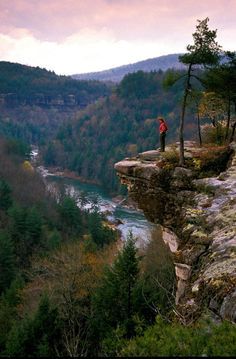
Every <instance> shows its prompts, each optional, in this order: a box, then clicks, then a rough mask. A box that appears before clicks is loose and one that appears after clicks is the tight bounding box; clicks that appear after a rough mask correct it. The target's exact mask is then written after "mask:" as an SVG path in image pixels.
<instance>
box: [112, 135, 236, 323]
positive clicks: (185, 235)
mask: <svg viewBox="0 0 236 359" xmlns="http://www.w3.org/2000/svg"><path fill="white" fill-rule="evenodd" d="M185 147H186V148H185V156H186V159H190V160H191V163H195V164H196V165H198V161H199V156H197V155H196V154H199V153H200V152H201V153H202V152H204V151H206V153H207V155H209V151H210V150H209V148H206V149H203V148H201V149H200V148H198V147H197V146H196V144H195V143H192V142H189V143H186V144H185ZM174 153H176V146H171V147H169V148H167V151H166V153H164V154H161V153H160V152H159V151H148V152H144V153H141V154H139V155H138V156H137V157H136V158H132V159H125V160H124V161H121V162H118V163H116V164H115V169H116V171H117V173H118V175H119V177H120V180H121V182H122V183H123V184H126V185H127V186H128V190H129V195H130V196H131V198H132V199H133V200H135V201H136V202H137V204H138V206H139V208H140V209H142V210H143V212H144V214H145V215H146V217H147V218H148V219H149V220H150V221H151V222H154V223H159V224H161V225H162V227H163V240H164V242H165V243H166V244H167V245H168V246H169V248H170V250H171V252H172V254H173V261H174V263H175V269H176V277H177V291H176V305H177V308H178V310H179V311H180V312H181V313H182V314H183V317H184V318H185V320H188V319H189V320H192V318H195V317H198V316H199V315H200V314H201V313H202V312H203V311H204V310H205V309H206V308H207V309H208V310H209V311H210V312H211V313H212V314H213V313H214V315H217V316H218V317H219V318H223V319H229V320H231V321H234V322H235V321H236V144H231V146H230V148H229V149H228V152H227V153H228V154H231V156H230V160H229V162H228V167H227V169H226V170H225V171H224V172H222V173H220V175H218V176H217V177H208V178H201V179H196V177H197V176H196V171H194V170H193V168H191V169H187V168H181V167H178V166H177V165H176V164H173V157H174V156H173V154H174ZM220 156H221V155H219V161H220ZM222 158H223V160H224V155H223V157H222V156H221V159H222ZM227 158H229V157H227V156H226V157H225V161H226V159H227Z"/></svg>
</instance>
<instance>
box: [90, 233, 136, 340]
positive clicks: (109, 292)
mask: <svg viewBox="0 0 236 359" xmlns="http://www.w3.org/2000/svg"><path fill="white" fill-rule="evenodd" d="M138 274H139V258H138V256H137V248H136V247H135V240H134V238H133V236H132V234H130V235H129V236H128V238H127V240H126V242H125V243H124V247H123V249H122V251H121V252H120V253H119V254H118V257H117V259H116V260H115V262H114V264H113V265H111V266H110V267H108V268H107V269H106V271H105V273H104V277H103V280H102V284H101V286H100V287H99V288H98V290H97V291H96V294H95V296H94V298H93V308H94V314H95V316H94V321H93V325H94V330H95V332H96V333H99V334H100V341H102V340H103V339H104V338H107V337H110V336H111V332H112V331H115V330H116V329H118V328H119V327H120V328H123V329H122V332H123V336H124V337H128V338H129V337H132V336H133V335H134V334H135V320H134V316H135V314H137V313H138V308H137V307H136V306H135V303H136V302H137V298H136V295H137V293H136V288H137V283H138ZM96 339H97V340H98V336H97V338H96Z"/></svg>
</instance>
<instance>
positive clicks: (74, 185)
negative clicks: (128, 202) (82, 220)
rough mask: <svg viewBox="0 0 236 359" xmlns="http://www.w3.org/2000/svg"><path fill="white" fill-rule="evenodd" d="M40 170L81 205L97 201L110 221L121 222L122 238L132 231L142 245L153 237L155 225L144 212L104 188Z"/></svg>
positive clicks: (99, 208) (119, 227)
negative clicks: (122, 201) (113, 196)
mask: <svg viewBox="0 0 236 359" xmlns="http://www.w3.org/2000/svg"><path fill="white" fill-rule="evenodd" d="M39 172H40V173H41V174H42V175H43V177H44V178H45V179H46V181H47V183H48V184H49V183H50V184H57V185H59V184H61V185H64V186H65V189H66V191H67V193H68V194H70V195H71V196H73V197H75V198H76V199H77V203H78V206H79V207H81V208H84V209H92V207H93V205H94V203H96V206H97V207H98V210H99V211H100V212H103V213H105V215H106V217H107V219H108V220H109V221H111V222H113V223H118V222H119V224H117V225H116V227H117V229H118V230H119V231H120V233H121V237H122V239H125V238H126V237H127V235H128V234H129V232H130V231H131V232H132V234H133V235H134V237H136V238H137V245H138V246H142V245H143V244H144V243H146V242H147V241H148V240H149V239H150V238H151V230H152V228H153V226H154V225H153V224H151V223H150V222H148V221H147V220H146V218H145V216H144V215H143V213H142V212H141V211H136V210H134V209H130V208H128V207H126V206H122V204H117V203H115V202H114V201H113V200H112V198H111V197H110V196H109V194H108V193H107V192H106V190H105V189H104V188H102V187H100V186H97V185H93V184H87V183H82V182H80V181H79V180H74V179H68V178H64V177H61V176H60V177H59V176H54V175H53V174H50V173H49V172H48V171H47V170H46V169H45V168H43V167H39Z"/></svg>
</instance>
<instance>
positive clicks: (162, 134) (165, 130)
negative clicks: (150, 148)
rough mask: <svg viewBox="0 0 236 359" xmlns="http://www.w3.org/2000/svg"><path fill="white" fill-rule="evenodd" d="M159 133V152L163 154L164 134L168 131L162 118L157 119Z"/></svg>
mask: <svg viewBox="0 0 236 359" xmlns="http://www.w3.org/2000/svg"><path fill="white" fill-rule="evenodd" d="M158 121H159V124H160V125H159V133H160V152H165V141H166V132H167V131H168V127H167V124H166V122H165V120H164V119H163V118H162V117H158Z"/></svg>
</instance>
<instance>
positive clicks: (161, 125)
mask: <svg viewBox="0 0 236 359" xmlns="http://www.w3.org/2000/svg"><path fill="white" fill-rule="evenodd" d="M167 130H168V127H167V125H166V123H165V122H161V123H160V127H159V131H160V133H162V132H166V131H167Z"/></svg>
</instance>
